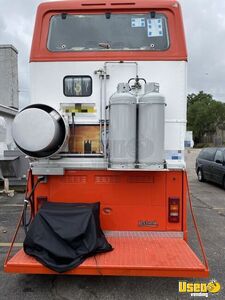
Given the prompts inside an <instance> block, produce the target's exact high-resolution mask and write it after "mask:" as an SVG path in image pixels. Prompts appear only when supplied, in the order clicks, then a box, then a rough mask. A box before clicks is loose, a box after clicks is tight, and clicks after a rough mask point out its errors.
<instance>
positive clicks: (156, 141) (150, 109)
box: [138, 83, 165, 168]
mask: <svg viewBox="0 0 225 300" xmlns="http://www.w3.org/2000/svg"><path fill="white" fill-rule="evenodd" d="M164 136H165V98H164V97H163V96H162V95H161V94H159V85H158V84H156V83H147V84H146V85H145V94H144V96H143V97H141V98H140V99H139V109H138V162H139V168H148V167H151V166H152V165H153V164H154V165H155V164H161V165H162V164H163V163H164V159H165V157H164Z"/></svg>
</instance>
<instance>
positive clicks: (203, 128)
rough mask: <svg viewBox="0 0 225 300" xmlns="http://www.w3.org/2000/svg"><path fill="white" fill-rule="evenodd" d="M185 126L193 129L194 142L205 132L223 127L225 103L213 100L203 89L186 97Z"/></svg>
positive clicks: (224, 125)
mask: <svg viewBox="0 0 225 300" xmlns="http://www.w3.org/2000/svg"><path fill="white" fill-rule="evenodd" d="M187 100H188V101H187V103H188V107H187V128H188V130H191V131H193V138H194V142H195V144H198V143H199V142H200V141H201V139H202V137H203V136H204V135H205V134H213V133H215V132H216V129H217V128H220V129H225V103H222V102H219V101H215V100H214V99H213V97H212V96H211V95H210V94H206V93H204V92H203V91H201V92H199V94H197V95H196V94H190V95H188V97H187Z"/></svg>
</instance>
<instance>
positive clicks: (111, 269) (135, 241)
mask: <svg viewBox="0 0 225 300" xmlns="http://www.w3.org/2000/svg"><path fill="white" fill-rule="evenodd" d="M106 237H107V240H108V241H109V243H110V244H111V245H112V246H113V248H114V250H113V251H112V252H108V253H104V254H98V255H96V256H95V257H90V258H87V259H86V260H85V261H84V262H83V263H82V264H81V265H80V266H79V267H77V268H74V269H73V270H71V271H68V272H65V273H63V274H68V275H116V276H159V277H199V278H203V277H208V275H209V271H208V269H206V267H205V266H204V264H203V263H202V262H201V261H200V260H199V258H198V257H197V256H196V254H195V253H194V252H193V251H192V249H191V248H190V247H189V245H188V244H187V243H186V241H185V240H183V238H181V237H178V236H176V235H171V236H170V235H165V236H163V235H161V234H160V233H159V234H154V233H150V232H116V231H115V232H114V231H112V232H107V233H106ZM4 268H5V271H6V272H9V273H25V274H59V273H56V272H54V271H52V270H50V269H48V268H46V267H45V266H43V265H42V264H40V263H39V262H38V261H36V259H35V258H33V257H30V256H28V255H26V254H25V253H24V251H23V249H21V250H19V252H17V253H16V254H15V255H14V256H13V257H12V258H11V259H10V260H9V261H8V262H6V263H5V267H4Z"/></svg>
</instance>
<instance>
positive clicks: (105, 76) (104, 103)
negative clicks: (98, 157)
mask: <svg viewBox="0 0 225 300" xmlns="http://www.w3.org/2000/svg"><path fill="white" fill-rule="evenodd" d="M106 81H107V68H106V64H105V65H104V101H103V105H104V157H105V158H107V153H106V149H107V147H106V143H107V137H106V91H107V89H106Z"/></svg>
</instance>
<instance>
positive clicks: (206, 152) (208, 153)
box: [199, 148, 216, 161]
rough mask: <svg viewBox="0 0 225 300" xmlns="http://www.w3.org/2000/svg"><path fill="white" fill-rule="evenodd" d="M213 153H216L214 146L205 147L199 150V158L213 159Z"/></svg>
mask: <svg viewBox="0 0 225 300" xmlns="http://www.w3.org/2000/svg"><path fill="white" fill-rule="evenodd" d="M215 153H216V149H214V148H211V149H210V148H206V149H203V150H202V151H201V152H200V154H199V158H202V159H206V160H210V161H213V160H214V157H215Z"/></svg>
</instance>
